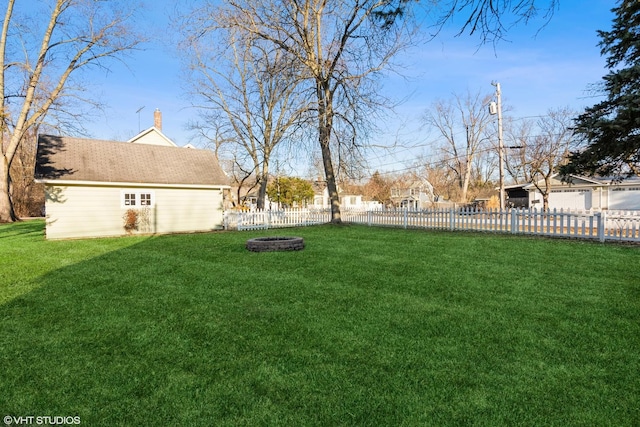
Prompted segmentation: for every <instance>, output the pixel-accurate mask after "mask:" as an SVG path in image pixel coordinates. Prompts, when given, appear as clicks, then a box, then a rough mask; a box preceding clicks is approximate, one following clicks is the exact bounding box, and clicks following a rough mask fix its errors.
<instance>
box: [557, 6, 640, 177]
mask: <svg viewBox="0 0 640 427" xmlns="http://www.w3.org/2000/svg"><path fill="white" fill-rule="evenodd" d="M612 12H614V13H615V18H614V19H613V28H612V29H611V31H598V35H599V36H600V38H601V42H600V43H599V46H600V48H601V54H602V55H603V56H606V58H607V68H608V69H609V70H610V71H609V73H608V74H607V75H606V76H604V77H603V82H602V86H603V89H604V93H605V94H606V99H605V100H603V101H602V102H600V103H598V104H596V105H594V106H593V107H589V108H587V109H586V110H585V112H584V113H582V114H581V115H580V116H578V118H577V119H576V122H575V124H576V128H575V132H576V135H577V136H578V137H579V138H580V137H581V138H582V139H583V141H584V143H586V144H587V145H586V147H585V148H584V149H583V150H581V151H578V152H574V153H572V154H571V156H570V159H569V163H568V164H567V165H565V166H563V167H562V168H561V172H562V173H563V174H565V175H567V174H586V175H601V176H615V177H618V178H623V177H628V176H632V175H639V176H640V2H639V1H638V0H621V1H620V3H619V5H618V6H617V7H615V8H613V9H612Z"/></svg>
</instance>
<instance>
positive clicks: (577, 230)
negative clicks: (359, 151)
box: [225, 208, 640, 242]
mask: <svg viewBox="0 0 640 427" xmlns="http://www.w3.org/2000/svg"><path fill="white" fill-rule="evenodd" d="M341 214H342V221H343V222H345V223H353V224H366V225H369V226H389V227H403V228H425V229H435V230H450V231H457V230H467V231H486V232H495V233H511V234H526V235H538V236H551V237H570V238H581V239H592V240H599V241H601V242H604V241H607V240H619V241H632V242H640V212H638V211H620V212H613V211H602V212H599V211H564V210H553V211H547V212H544V211H541V210H536V209H508V210H502V211H501V210H472V209H454V208H451V209H424V210H418V211H412V210H406V209H393V210H364V209H342V211H341ZM330 220H331V212H330V211H329V209H320V210H318V209H287V210H264V211H250V212H241V211H227V212H225V228H226V229H237V230H258V229H269V228H283V227H300V226H308V225H315V224H324V223H328V222H330Z"/></svg>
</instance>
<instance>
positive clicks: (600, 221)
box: [594, 212, 607, 243]
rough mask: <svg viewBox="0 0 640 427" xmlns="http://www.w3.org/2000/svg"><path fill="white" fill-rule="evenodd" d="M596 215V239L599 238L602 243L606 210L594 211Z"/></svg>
mask: <svg viewBox="0 0 640 427" xmlns="http://www.w3.org/2000/svg"><path fill="white" fill-rule="evenodd" d="M594 216H595V217H596V223H597V227H598V240H600V241H601V242H603V243H604V241H605V235H604V234H605V233H604V231H605V225H606V222H607V213H606V212H596V213H595V215H594Z"/></svg>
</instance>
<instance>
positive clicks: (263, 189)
mask: <svg viewBox="0 0 640 427" xmlns="http://www.w3.org/2000/svg"><path fill="white" fill-rule="evenodd" d="M267 184H268V182H267V178H266V176H265V177H263V178H262V179H261V180H260V187H259V188H258V203H257V206H256V207H257V208H258V209H261V210H262V209H264V201H265V199H266V198H267Z"/></svg>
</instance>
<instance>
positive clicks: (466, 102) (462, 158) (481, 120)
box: [423, 92, 491, 203]
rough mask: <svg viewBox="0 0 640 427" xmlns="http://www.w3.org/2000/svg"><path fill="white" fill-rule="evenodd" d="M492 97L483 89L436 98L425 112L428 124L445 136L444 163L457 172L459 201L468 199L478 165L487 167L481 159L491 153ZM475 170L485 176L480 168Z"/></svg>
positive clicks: (478, 174) (477, 173)
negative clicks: (490, 100)
mask: <svg viewBox="0 0 640 427" xmlns="http://www.w3.org/2000/svg"><path fill="white" fill-rule="evenodd" d="M490 97H491V96H490V95H481V94H480V92H478V93H476V94H472V93H471V92H467V94H466V95H457V94H454V96H453V98H452V99H450V100H447V101H443V100H439V101H436V102H434V103H433V105H432V107H431V109H430V110H429V111H427V112H426V113H425V115H424V116H423V120H424V123H425V125H426V126H428V127H430V128H432V129H434V130H435V132H436V133H437V134H438V135H439V136H440V137H441V138H442V145H441V147H440V148H441V151H442V163H443V164H444V165H445V166H446V168H447V169H449V170H450V171H451V172H452V173H453V174H454V175H455V177H456V181H457V184H458V188H459V195H458V201H460V202H463V203H464V202H467V196H468V194H467V193H468V191H469V185H470V183H471V181H472V177H473V176H474V167H475V168H476V169H478V168H480V167H483V165H482V164H478V160H479V158H480V156H483V155H487V153H488V148H489V139H488V131H489V129H488V128H489V125H490V123H491V117H490V114H489V110H488V109H487V108H486V105H487V104H488V101H489V99H490ZM475 173H476V175H477V176H482V173H480V171H479V170H476V171H475Z"/></svg>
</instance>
